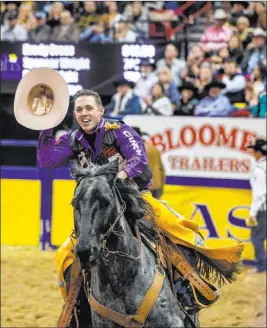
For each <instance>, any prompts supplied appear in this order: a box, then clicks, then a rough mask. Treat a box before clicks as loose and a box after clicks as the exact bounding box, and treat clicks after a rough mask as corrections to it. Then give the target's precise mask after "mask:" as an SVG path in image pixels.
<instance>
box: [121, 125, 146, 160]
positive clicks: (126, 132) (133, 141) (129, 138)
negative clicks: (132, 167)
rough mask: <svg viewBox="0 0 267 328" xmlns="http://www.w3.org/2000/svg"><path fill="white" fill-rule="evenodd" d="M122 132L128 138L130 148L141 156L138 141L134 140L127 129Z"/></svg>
mask: <svg viewBox="0 0 267 328" xmlns="http://www.w3.org/2000/svg"><path fill="white" fill-rule="evenodd" d="M123 134H124V135H125V137H127V138H128V140H129V142H130V144H131V145H132V148H133V149H134V150H135V152H136V153H137V154H138V155H139V156H141V155H142V152H141V149H140V147H139V145H138V143H137V142H136V140H134V137H133V136H132V134H131V133H130V132H129V131H124V132H123Z"/></svg>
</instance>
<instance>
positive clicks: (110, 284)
mask: <svg viewBox="0 0 267 328" xmlns="http://www.w3.org/2000/svg"><path fill="white" fill-rule="evenodd" d="M121 228H122V230H123V233H122V234H120V235H118V236H113V237H112V244H109V243H108V247H109V248H110V249H112V250H114V251H121V252H123V253H126V254H129V255H132V256H134V257H136V256H137V255H138V251H139V250H138V243H137V239H136V238H135V237H134V235H133V233H132V230H131V228H130V226H129V224H128V223H127V221H126V220H125V218H124V217H123V218H121ZM138 263H139V261H138V260H129V259H126V258H125V257H123V256H118V255H114V254H110V255H109V256H108V263H105V262H104V261H103V260H101V262H100V264H99V266H98V267H97V268H95V269H94V270H93V271H92V279H93V284H92V289H98V287H100V286H101V289H103V288H110V289H111V290H112V291H113V293H115V294H116V293H121V292H122V290H119V289H118V281H119V284H120V285H124V284H129V282H130V281H131V279H134V276H135V273H136V271H137V270H138Z"/></svg>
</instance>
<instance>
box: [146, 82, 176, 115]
mask: <svg viewBox="0 0 267 328" xmlns="http://www.w3.org/2000/svg"><path fill="white" fill-rule="evenodd" d="M151 95H152V97H146V98H144V101H145V104H146V106H145V109H144V113H145V114H146V115H165V116H171V115H173V108H172V104H171V102H170V100H169V98H167V97H166V96H165V95H164V86H163V85H162V84H161V83H156V84H154V85H153V87H152V90H151Z"/></svg>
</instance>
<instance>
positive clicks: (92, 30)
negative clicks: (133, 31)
mask: <svg viewBox="0 0 267 328" xmlns="http://www.w3.org/2000/svg"><path fill="white" fill-rule="evenodd" d="M106 29H107V25H106V23H105V22H104V21H99V22H97V23H96V24H94V25H92V26H89V27H87V29H86V30H85V31H84V32H82V33H81V35H80V40H83V41H88V42H89V43H91V42H101V43H105V42H112V39H111V37H110V35H109V33H108V32H106Z"/></svg>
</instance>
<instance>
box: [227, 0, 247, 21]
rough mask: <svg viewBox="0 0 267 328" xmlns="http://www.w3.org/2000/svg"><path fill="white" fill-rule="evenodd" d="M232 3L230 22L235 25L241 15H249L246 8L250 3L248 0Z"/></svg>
mask: <svg viewBox="0 0 267 328" xmlns="http://www.w3.org/2000/svg"><path fill="white" fill-rule="evenodd" d="M230 3H231V5H232V11H231V18H230V24H232V25H234V26H235V25H236V23H237V19H238V18H239V17H242V16H247V10H246V9H247V8H248V6H249V3H248V2H247V1H232V2H230Z"/></svg>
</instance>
